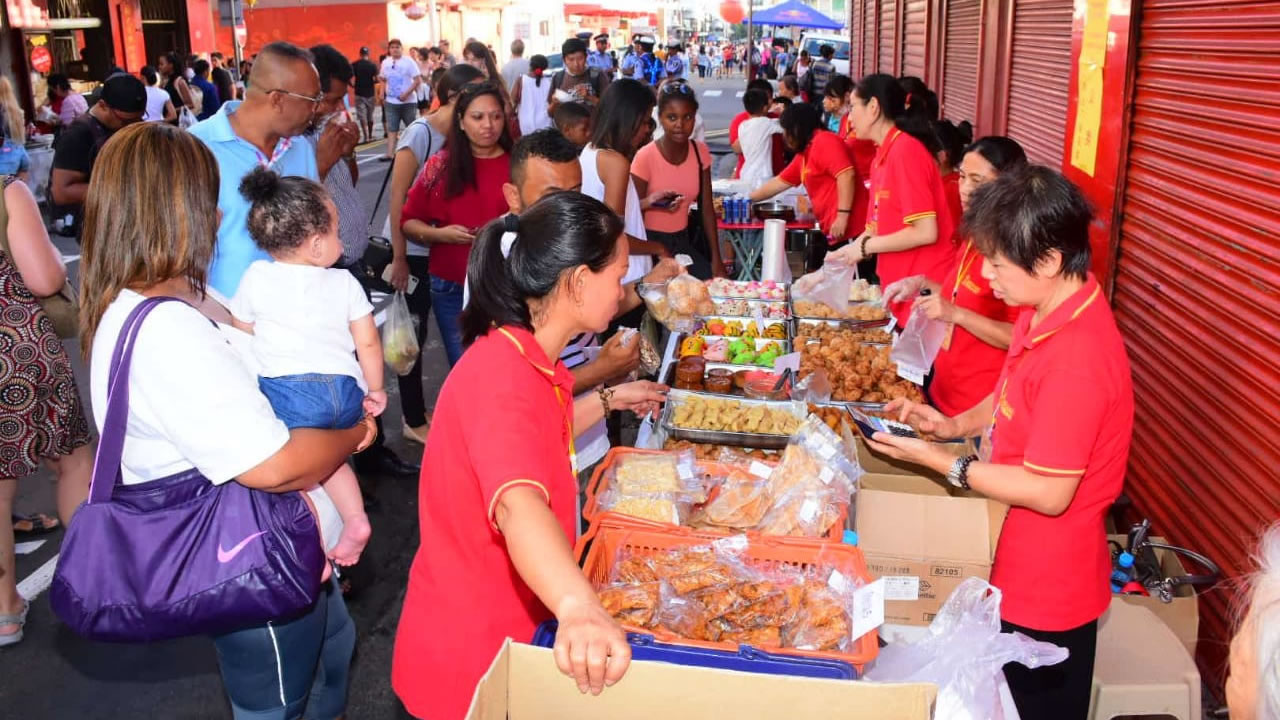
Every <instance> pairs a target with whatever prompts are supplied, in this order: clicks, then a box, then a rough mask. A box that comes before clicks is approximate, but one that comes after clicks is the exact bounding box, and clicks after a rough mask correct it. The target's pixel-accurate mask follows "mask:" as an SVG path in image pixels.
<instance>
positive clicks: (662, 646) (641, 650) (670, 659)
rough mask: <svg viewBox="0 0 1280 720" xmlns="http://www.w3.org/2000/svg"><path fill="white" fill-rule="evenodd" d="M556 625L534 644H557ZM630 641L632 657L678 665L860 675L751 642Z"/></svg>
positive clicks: (545, 627)
mask: <svg viewBox="0 0 1280 720" xmlns="http://www.w3.org/2000/svg"><path fill="white" fill-rule="evenodd" d="M556 628H557V624H556V621H555V620H548V621H546V622H544V623H542V624H541V625H539V626H538V630H537V631H536V632H535V633H534V634H533V642H532V644H533V645H536V646H538V647H545V648H549V647H552V646H554V645H555V644H556ZM627 642H629V643H631V657H632V659H633V660H653V661H655V662H665V663H672V664H675V665H692V666H695V667H709V668H718V669H720V670H738V671H740V672H752V673H764V674H766V675H795V676H798V677H810V678H823V679H827V680H856V679H857V678H858V673H857V671H856V670H854V669H853V666H852V665H850V664H849V663H847V662H841V661H839V660H823V659H819V658H806V657H792V656H790V655H775V654H773V653H767V652H765V651H763V650H757V649H756V648H753V647H751V646H749V645H739V646H738V652H736V653H735V652H727V651H724V650H707V649H704V648H697V647H685V646H682V645H670V644H668V643H661V642H658V641H656V640H654V638H653V636H652V635H645V634H641V633H627Z"/></svg>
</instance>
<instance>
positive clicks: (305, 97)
mask: <svg viewBox="0 0 1280 720" xmlns="http://www.w3.org/2000/svg"><path fill="white" fill-rule="evenodd" d="M267 93H268V94H270V93H284V94H285V95H288V96H289V97H296V98H298V99H299V100H306V101H307V102H309V103H311V104H312V105H319V104H320V103H321V102H323V101H324V93H320V94H319V95H316V96H315V97H312V96H310V95H303V94H301V93H296V92H290V91H289V90H285V89H284V88H276V89H274V90H268V91H267Z"/></svg>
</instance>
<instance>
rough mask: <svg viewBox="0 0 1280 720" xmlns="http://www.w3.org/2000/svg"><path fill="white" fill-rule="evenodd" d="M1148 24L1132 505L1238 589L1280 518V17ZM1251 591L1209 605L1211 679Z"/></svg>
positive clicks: (1140, 129)
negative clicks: (1234, 579)
mask: <svg viewBox="0 0 1280 720" xmlns="http://www.w3.org/2000/svg"><path fill="white" fill-rule="evenodd" d="M1141 18H1142V19H1141V22H1142V25H1141V28H1140V35H1139V41H1138V69H1137V74H1136V80H1135V94H1134V106H1133V121H1132V126H1131V128H1130V139H1129V147H1128V157H1127V165H1126V174H1125V185H1124V196H1123V205H1122V208H1123V216H1122V219H1121V221H1120V240H1119V246H1118V259H1117V265H1116V277H1115V290H1114V297H1113V302H1114V304H1115V313H1116V320H1117V322H1118V323H1119V325H1120V329H1121V331H1122V332H1123V333H1124V336H1125V341H1126V345H1127V347H1128V350H1129V359H1130V362H1131V363H1132V366H1133V385H1134V395H1135V400H1136V405H1137V412H1136V418H1135V426H1134V433H1133V449H1132V451H1131V453H1130V458H1129V472H1128V478H1127V482H1126V492H1127V493H1128V494H1129V495H1130V497H1131V498H1132V499H1133V501H1134V506H1133V509H1134V511H1135V512H1136V513H1138V514H1139V515H1141V516H1146V517H1150V518H1151V519H1152V522H1153V523H1154V525H1155V529H1156V530H1157V531H1158V532H1159V533H1161V534H1163V535H1166V536H1168V537H1169V539H1170V540H1172V541H1173V542H1174V543H1175V544H1180V545H1185V546H1186V547H1190V548H1193V549H1195V550H1197V551H1199V552H1202V553H1204V554H1205V555H1208V556H1209V557H1210V558H1212V559H1213V560H1215V561H1216V562H1218V563H1219V564H1220V565H1221V566H1222V568H1223V571H1224V572H1226V573H1227V574H1229V575H1236V576H1238V575H1240V574H1241V573H1244V572H1247V571H1249V570H1250V569H1251V568H1250V567H1249V564H1250V561H1249V556H1250V553H1251V552H1252V551H1253V543H1254V541H1255V540H1256V534H1257V533H1258V531H1259V530H1260V529H1261V528H1262V527H1264V526H1266V525H1267V524H1268V523H1271V522H1274V521H1275V520H1276V518H1277V517H1280V470H1278V468H1280V444H1277V442H1276V438H1277V436H1278V435H1280V303H1278V302H1277V298H1280V174H1277V172H1276V168H1277V167H1280V128H1278V127H1277V125H1276V121H1275V119H1276V118H1277V117H1280V93H1278V92H1277V91H1276V88H1278V87H1280V62H1277V55H1276V48H1277V47H1280V4H1276V3H1257V2H1240V0H1149V1H1148V2H1146V3H1144V5H1143V8H1142V14H1141ZM1234 595H1235V593H1234V592H1233V590H1232V589H1231V587H1230V586H1226V587H1222V588H1220V589H1218V590H1216V591H1214V592H1210V593H1206V594H1202V595H1201V596H1200V608H1201V617H1202V622H1201V630H1202V637H1204V638H1206V640H1205V641H1204V642H1201V643H1200V648H1201V649H1202V650H1203V652H1201V653H1200V656H1201V658H1203V662H1201V668H1202V669H1203V671H1204V673H1205V678H1206V680H1208V681H1209V682H1210V683H1211V684H1215V680H1221V677H1220V675H1219V673H1220V672H1221V670H1222V668H1223V667H1225V665H1226V663H1225V662H1224V660H1225V656H1226V652H1227V641H1228V640H1229V639H1230V637H1231V634H1232V622H1231V618H1232V615H1231V609H1230V603H1231V602H1232V599H1233V597H1234ZM1219 687H1220V686H1219Z"/></svg>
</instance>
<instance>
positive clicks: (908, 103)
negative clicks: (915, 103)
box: [902, 93, 911, 107]
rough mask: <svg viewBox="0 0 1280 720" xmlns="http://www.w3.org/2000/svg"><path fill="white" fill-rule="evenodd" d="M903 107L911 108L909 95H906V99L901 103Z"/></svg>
mask: <svg viewBox="0 0 1280 720" xmlns="http://www.w3.org/2000/svg"><path fill="white" fill-rule="evenodd" d="M902 104H903V106H904V107H911V93H907V99H906V100H903V101H902Z"/></svg>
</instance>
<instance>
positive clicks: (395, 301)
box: [382, 291, 420, 375]
mask: <svg viewBox="0 0 1280 720" xmlns="http://www.w3.org/2000/svg"><path fill="white" fill-rule="evenodd" d="M413 323H414V320H413V315H412V314H411V313H410V312H409V303H408V301H406V300H405V295H404V293H403V292H399V291H397V292H396V294H395V296H394V297H392V298H391V307H389V308H387V322H386V323H385V324H384V325H383V326H382V356H383V357H384V358H386V360H387V365H389V366H390V367H391V369H392V370H394V371H395V373H396V374H397V375H408V374H409V371H410V370H412V369H413V364H414V363H415V362H417V360H418V352H419V350H420V348H419V347H418V335H417V332H416V331H415V330H414V324H413Z"/></svg>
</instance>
